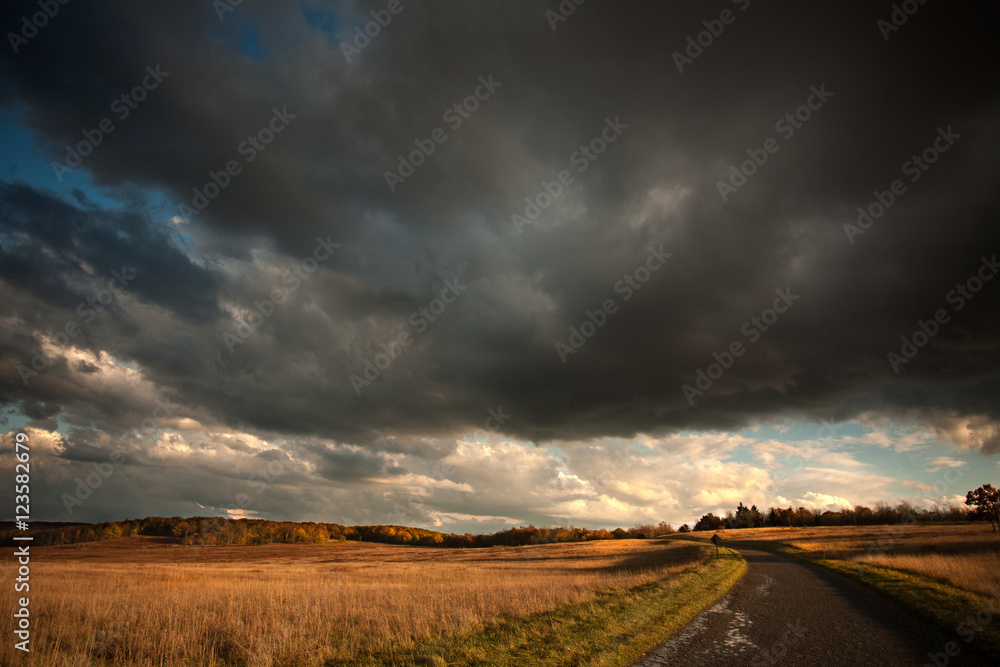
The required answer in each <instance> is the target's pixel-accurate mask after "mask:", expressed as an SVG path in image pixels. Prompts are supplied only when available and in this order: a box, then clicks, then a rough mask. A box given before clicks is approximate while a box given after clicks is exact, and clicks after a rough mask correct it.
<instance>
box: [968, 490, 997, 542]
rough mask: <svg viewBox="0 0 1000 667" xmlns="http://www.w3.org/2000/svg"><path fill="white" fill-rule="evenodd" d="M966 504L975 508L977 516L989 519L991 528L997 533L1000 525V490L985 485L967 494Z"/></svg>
mask: <svg viewBox="0 0 1000 667" xmlns="http://www.w3.org/2000/svg"><path fill="white" fill-rule="evenodd" d="M965 504H966V505H970V506H972V507H975V508H976V514H981V515H984V516H986V517H988V518H989V520H990V527H991V528H993V532H996V530H997V526H998V525H1000V489H994V488H993V485H992V484H983V485H982V486H981V487H979V488H978V489H976V490H975V491H969V492H968V493H967V494H965Z"/></svg>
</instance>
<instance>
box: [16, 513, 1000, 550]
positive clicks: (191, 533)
mask: <svg viewBox="0 0 1000 667" xmlns="http://www.w3.org/2000/svg"><path fill="white" fill-rule="evenodd" d="M975 518H980V517H979V516H978V515H977V514H976V513H973V512H970V511H968V510H967V509H965V508H957V507H955V508H945V509H936V510H917V509H915V508H914V507H913V506H911V505H909V504H908V503H900V504H899V505H896V506H891V505H888V504H886V503H879V504H877V505H876V506H875V508H874V509H871V508H868V507H863V506H858V507H855V508H853V509H845V510H842V511H839V512H832V511H827V512H822V513H818V512H812V511H810V510H808V509H806V508H804V507H799V508H798V509H793V508H791V507H789V508H787V509H783V508H773V507H772V508H771V509H770V510H769V511H767V512H766V513H765V512H760V511H758V510H757V507H756V506H755V505H753V506H750V507H746V506H744V505H743V503H740V504H739V506H738V507H737V508H736V510H735V511H733V512H727V513H726V516H724V517H718V516H716V515H715V514H712V513H709V514H706V515H705V516H703V517H701V519H699V520H698V522H697V523H696V524H695V526H694V530H724V529H726V528H754V527H762V526H785V527H796V526H801V527H805V526H843V525H874V524H894V523H909V522H914V521H915V522H920V523H931V522H954V521H966V520H968V519H975ZM983 518H985V517H983ZM7 526H10V527H7ZM689 530H691V528H690V527H689V526H688V525H687V524H685V525H683V526H681V527H680V528H679V529H677V530H675V529H674V528H673V526H671V525H670V524H668V523H663V522H661V523H659V524H657V525H652V524H650V525H640V526H633V527H632V528H616V529H614V530H605V529H603V528H602V529H599V530H590V529H587V528H576V527H572V526H571V527H569V528H565V527H559V528H536V527H535V526H525V527H518V528H510V529H508V530H502V531H500V532H497V533H492V534H485V535H482V534H481V535H471V534H469V533H465V534H464V535H460V534H456V533H440V532H437V531H433V530H424V529H422V528H411V527H407V526H341V525H340V524H336V523H313V522H306V523H293V522H288V521H268V520H265V519H225V518H221V517H192V518H182V517H169V518H164V517H157V516H154V517H147V518H145V519H133V520H128V521H111V522H105V523H98V524H86V523H84V524H81V523H45V522H35V523H33V524H32V528H31V529H30V530H29V531H27V532H23V531H18V530H15V529H14V528H13V526H12V525H11V524H10V523H7V524H6V526H5V527H4V529H3V530H0V542H2V543H4V544H13V540H12V538H13V537H14V535H31V536H33V537H34V540H33V541H32V543H33V544H36V545H56V544H76V543H80V542H94V541H100V540H114V539H118V538H122V537H137V536H151V537H161V538H171V539H172V540H176V541H177V542H178V543H180V544H190V545H206V546H211V545H218V546H227V545H258V544H272V543H283V544H292V543H309V542H313V543H319V542H326V541H327V540H340V541H347V540H350V541H356V542H379V543H383V544H408V545H415V546H434V547H456V548H462V547H493V546H521V545H528V544H549V543H555V542H585V541H590V540H615V539H636V538H638V539H643V538H652V537H661V536H663V535H670V534H672V533H675V532H681V533H685V532H688V531H689Z"/></svg>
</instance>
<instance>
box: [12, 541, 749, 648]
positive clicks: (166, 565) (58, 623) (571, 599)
mask: <svg viewBox="0 0 1000 667" xmlns="http://www.w3.org/2000/svg"><path fill="white" fill-rule="evenodd" d="M708 554H709V550H708V549H706V548H704V547H702V546H701V545H695V544H691V543H687V544H684V543H669V542H664V541H661V540H615V541H600V542H585V543H576V544H552V545H538V546H525V547H509V548H488V549H461V550H458V549H430V548H414V547H403V546H390V545H379V544H364V543H353V542H347V543H343V542H329V543H326V544H310V545H304V544H303V545H289V544H280V545H267V546H258V547H202V548H192V547H184V546H178V545H175V544H169V543H168V541H166V540H156V539H155V538H130V539H124V540H117V541H112V542H104V543H88V544H80V545H70V546H59V547H40V548H37V549H33V550H32V572H31V593H30V594H31V612H32V616H31V618H32V629H33V633H32V644H31V647H32V657H33V662H32V664H36V665H42V664H44V665H85V664H98V665H100V664H109V665H112V664H113V665H171V664H193V665H321V664H412V663H413V662H417V663H418V664H420V662H419V660H423V659H424V658H426V660H427V661H428V662H426V664H444V663H441V662H440V659H441V658H440V656H441V655H445V654H447V655H450V656H451V657H450V658H449V660H448V664H456V663H458V664H463V663H462V660H463V659H464V658H463V656H465V657H467V658H468V662H467V664H477V663H482V664H485V658H484V657H483V656H490V655H493V654H495V653H496V650H495V649H496V646H498V645H503V646H505V647H506V649H505V650H507V651H508V653H510V654H511V655H513V654H515V653H516V650H517V647H518V646H521V647H523V646H524V645H526V643H529V644H530V643H531V641H532V640H531V638H532V637H534V638H536V639H539V638H540V637H541V636H542V635H545V634H546V633H548V634H552V633H555V634H556V635H558V636H560V637H561V640H560V641H561V642H562V643H563V644H564V645H566V646H569V645H572V644H574V643H575V642H578V641H582V642H583V643H582V644H581V645H580V646H581V648H582V650H591V649H587V648H585V646H586V644H587V642H591V641H593V640H595V639H597V640H600V639H601V635H600V634H599V633H598V634H594V632H595V630H596V628H595V627H590V629H589V630H588V633H589V634H590V636H589V637H587V638H581V637H580V636H578V635H579V632H578V631H577V629H576V626H577V625H579V624H580V623H584V624H586V623H590V624H591V625H592V626H593V625H594V624H595V623H596V624H597V625H600V626H603V627H605V629H606V630H607V628H609V627H611V625H613V624H609V621H610V620H612V619H611V617H612V616H614V617H615V619H617V620H618V621H619V625H620V623H621V622H624V621H623V620H622V619H627V618H629V613H628V612H629V609H631V608H633V607H636V606H642V605H645V612H644V615H643V618H646V617H650V615H654V614H659V615H660V617H661V619H660V620H661V621H662V622H661V623H660V624H659V625H660V628H659V629H658V630H657V632H658V634H657V633H653V634H649V632H648V631H649V628H647V627H645V625H644V624H643V623H639V622H637V617H636V618H633V619H632V623H631V626H629V628H624V629H623V628H622V627H617V628H614V629H613V632H614V634H615V636H616V637H617V640H616V641H617V642H618V644H619V645H620V646H619V648H620V650H619V651H617V653H616V654H615V655H619V654H621V655H625V654H630V652H631V653H634V652H635V648H636V646H637V645H638V644H636V641H639V642H641V641H651V642H654V643H655V641H659V640H661V638H662V635H663V629H662V628H664V627H667V625H669V624H668V623H666V620H669V619H667V618H666V616H669V614H667V615H666V616H665V615H664V609H663V606H664V604H668V603H670V604H674V603H676V605H677V606H678V609H680V610H681V612H683V613H682V614H681V616H678V618H681V617H682V616H683V619H684V620H685V622H686V619H687V618H690V617H691V616H693V614H694V613H696V611H700V609H702V608H704V607H705V606H707V605H708V604H710V603H711V602H712V601H714V599H715V598H716V597H718V596H719V595H721V594H722V593H723V592H724V591H725V590H726V589H728V587H729V585H731V583H732V582H733V581H735V579H736V578H738V576H739V575H740V574H742V570H741V569H740V568H741V567H743V568H745V564H743V563H742V561H741V560H739V559H737V558H735V557H731V558H730V559H729V560H728V561H727V560H726V559H723V560H722V561H716V562H715V563H712V564H707V560H708ZM13 567H14V566H13V564H12V563H10V562H8V563H7V564H5V565H4V571H5V575H4V576H11V577H12V576H13V574H12V569H13ZM13 609H14V598H13V596H12V595H7V596H3V597H2V599H0V613H2V614H4V615H6V616H7V618H10V614H11V613H13ZM685 614H686V616H685ZM600 619H603V620H600ZM598 620H599V622H598ZM632 626H634V627H632ZM678 627H679V626H678ZM497 633H499V634H497ZM644 633H645V634H644ZM654 635H655V636H654ZM612 643H614V642H612ZM11 644H12V642H5V643H4V644H3V645H2V647H0V663H2V664H13V660H14V657H15V656H14V653H15V651H14V649H13V647H12V645H11ZM428 647H431V648H430V652H429V653H428ZM646 647H647V646H645V645H642V646H641V648H646ZM564 648H565V647H564ZM477 655H478V656H479V657H478V658H477V657H476V656H477ZM420 656H424V658H421V657H420ZM428 656H430V657H428ZM558 657H559V656H555V658H558ZM418 659H419V660H418ZM495 664H502V663H495ZM510 664H529V663H528V662H524V661H521V662H517V663H510ZM531 664H534V663H531ZM537 664H561V663H560V662H559V660H558V659H553V660H552V661H549V662H545V663H537ZM594 664H598V663H594ZM609 664H610V663H609Z"/></svg>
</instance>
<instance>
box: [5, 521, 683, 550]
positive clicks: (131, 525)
mask: <svg viewBox="0 0 1000 667" xmlns="http://www.w3.org/2000/svg"><path fill="white" fill-rule="evenodd" d="M8 525H9V524H8ZM32 526H33V527H32V530H30V531H28V533H24V532H21V531H15V530H14V529H13V528H8V529H6V530H2V531H0V541H2V542H3V543H5V544H12V543H13V541H12V539H11V538H12V537H13V536H14V535H15V534H19V535H25V534H27V535H31V536H33V537H34V541H33V543H34V544H38V545H58V544H76V543H79V542H94V541H99V540H114V539H118V538H122V537H137V536H149V537H160V538H168V539H170V540H171V541H175V542H179V543H181V544H190V545H207V546H229V545H258V544H273V543H281V544H295V543H310V542H314V543H318V542H325V541H327V540H341V541H346V540H352V541H357V542H379V543H383V544H409V545H416V546H436V547H492V546H521V545H527V544H549V543H556V542H584V541H589V540H614V539H633V538H640V539H641V538H648V537H660V536H663V535H669V534H671V533H673V532H674V529H673V527H672V526H670V524H667V523H663V522H661V523H659V524H658V525H643V526H633V527H632V528H616V529H614V530H605V529H603V528H602V529H600V530H590V529H587V528H576V527H572V526H571V527H569V528H565V527H558V528H536V527H535V526H525V527H518V528H510V529H508V530H502V531H500V532H497V533H492V534H485V535H483V534H481V535H472V534H469V533H465V534H457V533H440V532H437V531H433V530H424V529H422V528H411V527H408V526H382V525H378V526H342V525H340V524H336V523H313V522H304V523H294V522H289V521H268V520H265V519H226V518H221V517H192V518H183V517H179V516H175V517H170V518H164V517H158V516H153V517H147V518H145V519H134V520H127V521H110V522H104V523H98V524H74V523H42V522H36V523H34V524H32Z"/></svg>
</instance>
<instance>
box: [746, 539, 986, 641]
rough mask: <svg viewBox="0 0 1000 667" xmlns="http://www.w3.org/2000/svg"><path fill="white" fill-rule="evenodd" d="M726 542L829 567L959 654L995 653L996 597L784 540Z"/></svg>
mask: <svg viewBox="0 0 1000 667" xmlns="http://www.w3.org/2000/svg"><path fill="white" fill-rule="evenodd" d="M730 544H734V545H736V544H738V545H740V546H746V547H751V548H754V549H761V550H764V551H774V552H777V553H781V554H784V555H786V556H791V557H792V558H797V559H799V560H802V561H806V562H807V563H813V564H815V565H819V566H821V567H825V568H827V569H829V570H833V571H834V572H836V573H838V574H840V575H842V576H844V577H846V578H848V579H850V580H852V581H854V582H856V583H858V584H861V585H862V586H864V587H865V588H868V589H870V590H872V591H874V592H876V593H878V594H879V595H882V596H883V597H885V598H888V599H889V600H891V601H893V602H895V603H896V604H897V605H899V606H900V607H901V608H903V609H905V610H907V611H909V612H910V613H911V614H913V615H914V616H917V617H918V618H922V619H924V620H925V621H927V622H929V623H931V624H932V625H935V626H937V628H938V630H939V631H940V632H941V634H942V637H943V638H944V639H945V640H947V641H954V642H956V643H957V644H958V646H959V648H960V649H961V651H962V655H966V656H967V655H968V654H969V653H975V654H981V655H983V656H986V655H992V656H994V657H995V656H996V655H1000V598H991V597H989V596H987V595H981V594H979V593H973V592H971V591H967V590H964V589H961V588H956V587H955V586H952V585H950V584H948V583H945V582H943V581H939V580H936V579H932V578H930V577H925V576H921V575H919V574H914V573H912V572H905V571H902V570H895V569H892V568H887V567H874V566H871V565H864V564H861V563H855V562H853V561H846V560H838V559H833V558H822V557H819V556H816V555H814V553H813V552H809V551H806V550H804V549H799V548H797V547H792V546H788V545H786V544H780V543H777V544H776V543H774V542H756V541H749V540H747V541H744V540H740V541H739V542H736V541H733V542H730ZM977 615H978V618H977ZM967 640H968V641H967Z"/></svg>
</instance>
